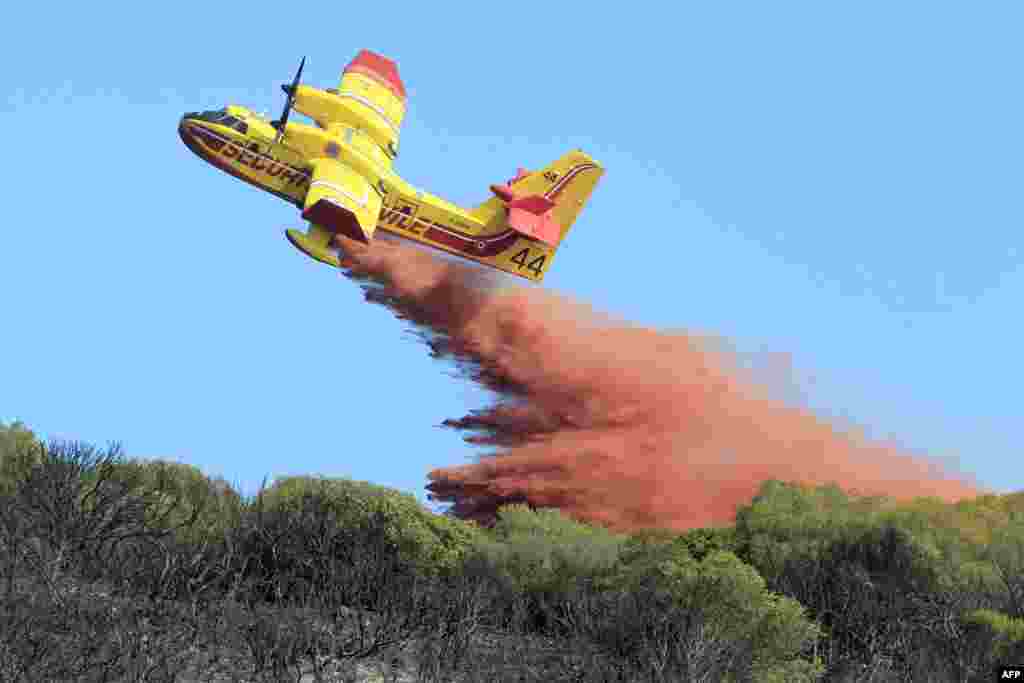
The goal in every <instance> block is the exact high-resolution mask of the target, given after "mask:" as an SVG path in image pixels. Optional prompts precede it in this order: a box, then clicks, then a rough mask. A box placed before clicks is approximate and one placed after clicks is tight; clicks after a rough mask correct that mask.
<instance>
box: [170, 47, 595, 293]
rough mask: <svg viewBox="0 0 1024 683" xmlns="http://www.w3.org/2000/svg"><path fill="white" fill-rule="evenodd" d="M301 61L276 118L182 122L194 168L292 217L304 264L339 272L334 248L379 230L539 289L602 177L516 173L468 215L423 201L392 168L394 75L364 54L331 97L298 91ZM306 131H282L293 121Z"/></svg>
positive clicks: (397, 114)
mask: <svg viewBox="0 0 1024 683" xmlns="http://www.w3.org/2000/svg"><path fill="white" fill-rule="evenodd" d="M304 66H305V58H303V60H302V62H300V64H299V69H298V71H297V72H296V74H295V77H294V78H293V80H292V82H291V84H289V85H283V86H281V87H282V90H284V92H285V95H286V96H287V97H286V100H285V106H284V110H283V111H282V114H281V116H280V118H278V119H276V120H274V121H268V120H266V119H265V118H263V117H261V116H258V115H257V114H255V113H254V112H252V111H251V110H249V109H247V108H245V107H241V106H238V105H228V106H226V107H224V108H223V109H219V110H216V111H205V112H193V113H189V114H185V115H184V116H183V117H182V119H181V122H180V123H179V125H178V133H179V135H180V136H181V139H182V141H183V142H184V143H185V144H186V145H187V146H188V147H189V149H191V150H192V151H193V152H195V153H196V154H197V155H198V156H199V157H201V158H202V159H204V160H205V161H207V162H209V163H210V164H212V165H214V166H215V167H217V168H219V169H220V170H222V171H224V172H226V173H228V174H230V175H233V176H235V177H236V178H239V179H241V180H244V181H245V182H248V183H251V184H252V185H255V186H256V187H259V188H260V189H262V190H265V191H267V192H269V193H271V194H273V195H275V196H277V197H279V198H281V199H284V200H285V201H288V202H290V203H292V204H294V205H295V206H297V207H299V208H300V209H301V211H302V217H303V219H305V220H306V221H308V222H309V224H310V227H309V230H308V231H307V232H305V233H302V232H299V231H297V230H288V231H287V232H286V236H287V238H288V240H289V241H290V242H291V243H292V244H293V245H294V246H295V247H296V248H297V249H298V250H299V251H301V252H302V253H304V254H306V255H307V256H309V257H310V258H312V259H315V260H317V261H320V262H321V263H326V264H328V265H330V266H334V267H340V266H341V260H340V259H339V256H338V253H337V249H338V242H339V238H342V237H343V238H348V239H351V240H355V241H356V242H360V243H363V244H370V243H372V241H373V239H374V234H375V233H376V231H377V230H382V231H384V232H387V233H390V234H394V235H398V236H399V237H403V238H406V239H409V240H413V241H415V242H419V243H421V244H424V245H426V246H428V247H432V248H434V249H438V250H441V251H445V252H448V253H451V254H455V255H457V256H460V257H462V258H465V259H469V260H471V261H475V262H477V263H480V264H483V265H485V266H489V267H491V268H496V269H498V270H502V271H505V272H509V273H512V274H514V275H518V276H520V277H524V278H526V279H528V280H532V281H535V282H539V281H541V280H542V279H543V278H544V275H545V273H546V272H547V271H548V269H549V268H550V266H551V262H552V259H553V258H554V254H555V251H556V250H557V249H558V247H559V245H560V244H561V243H562V240H563V239H565V236H566V234H567V233H568V232H569V229H570V228H571V227H572V224H573V222H574V221H575V220H576V217H577V216H578V215H579V213H580V211H581V210H582V209H583V206H584V205H585V204H586V202H587V200H588V199H589V198H590V195H591V193H592V192H593V190H594V187H595V186H596V184H597V181H598V180H599V179H600V178H601V176H602V175H603V173H604V168H603V167H602V166H601V164H599V163H598V162H597V161H595V160H594V159H592V158H591V157H590V156H588V155H587V154H586V153H584V152H582V151H580V150H575V151H572V152H569V153H568V154H566V155H564V156H563V157H561V158H560V159H558V160H557V161H554V162H553V163H551V164H550V165H548V166H547V167H546V168H543V169H540V170H538V171H533V172H531V171H527V170H525V169H519V171H518V172H517V173H516V176H515V177H514V178H512V179H511V180H509V181H507V182H505V183H501V184H495V185H491V191H492V193H493V195H494V196H492V197H490V198H489V199H488V200H487V201H485V202H483V203H482V204H480V205H478V206H475V207H472V208H463V207H460V206H456V205H455V204H452V203H451V202H447V201H445V200H443V199H441V198H440V197H436V196H434V195H431V194H429V193H427V192H424V191H422V190H420V189H418V188H416V187H414V186H413V185H411V184H410V183H408V182H406V181H405V180H403V179H402V178H401V177H400V176H399V175H398V174H397V173H396V172H395V171H394V169H393V166H394V162H395V159H396V158H397V156H398V139H399V131H400V128H401V124H402V119H403V118H404V117H405V104H406V90H405V85H404V84H403V83H402V79H401V77H400V76H399V74H398V66H397V65H396V64H395V63H394V62H393V61H391V60H390V59H387V58H386V57H382V56H381V55H378V54H376V53H374V52H371V51H369V50H362V51H361V52H359V54H358V55H356V57H355V58H354V59H353V60H352V61H351V62H350V63H349V64H348V66H346V67H345V69H344V70H343V71H342V74H341V83H340V84H339V87H338V88H330V89H326V90H321V89H319V88H315V87H312V86H308V85H303V84H302V82H301V81H302V70H303V68H304ZM293 109H294V110H295V111H297V112H299V113H301V114H304V115H305V116H307V117H309V118H310V119H312V121H313V123H312V124H307V123H302V122H296V121H289V116H290V114H291V112H292V110H293Z"/></svg>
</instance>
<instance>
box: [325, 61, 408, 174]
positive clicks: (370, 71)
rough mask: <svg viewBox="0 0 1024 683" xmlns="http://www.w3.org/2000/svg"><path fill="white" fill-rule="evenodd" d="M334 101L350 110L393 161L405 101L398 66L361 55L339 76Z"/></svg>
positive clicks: (403, 86)
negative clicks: (336, 94) (342, 103)
mask: <svg viewBox="0 0 1024 683" xmlns="http://www.w3.org/2000/svg"><path fill="white" fill-rule="evenodd" d="M338 97H339V98H341V100H342V102H344V104H345V105H346V106H347V107H349V108H351V109H352V110H354V112H355V113H356V114H357V116H358V118H359V121H360V123H362V124H363V125H364V126H365V127H366V132H367V133H369V135H370V137H372V138H373V139H374V140H376V141H377V143H378V144H380V146H381V147H384V148H385V149H387V150H388V151H389V153H390V154H391V156H392V157H395V156H396V155H397V154H398V138H399V132H400V130H401V127H402V119H403V118H405V99H406V95H405V85H404V84H403V83H402V79H401V78H400V77H399V75H398V66H397V65H396V64H395V63H394V62H393V61H391V60H390V59H388V58H386V57H382V56H380V55H378V54H376V53H374V52H370V51H369V50H363V51H361V52H360V53H359V54H358V55H356V57H355V59H353V60H352V61H351V62H350V63H349V65H348V66H347V67H345V70H344V71H343V72H342V74H341V83H340V84H339V86H338Z"/></svg>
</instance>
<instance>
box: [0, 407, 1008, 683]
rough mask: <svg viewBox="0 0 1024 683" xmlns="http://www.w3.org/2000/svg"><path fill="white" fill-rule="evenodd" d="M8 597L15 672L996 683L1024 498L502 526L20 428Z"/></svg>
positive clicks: (5, 431)
mask: <svg viewBox="0 0 1024 683" xmlns="http://www.w3.org/2000/svg"><path fill="white" fill-rule="evenodd" d="M0 595H2V600H0V680H3V681H12V682H15V681H33V682H35V681H257V680H265V681H289V680H290V681H316V680H321V681H357V680H359V681H362V680H366V681H369V680H376V681H390V680H394V681H453V682H454V681H466V682H475V681H480V682H483V681H487V682H489V683H493V682H495V681H575V682H584V683H589V682H595V683H596V682H598V681H651V682H660V681H666V682H667V681H673V682H679V681H684V682H689V681H735V682H740V681H779V682H780V683H781V682H783V681H785V682H790V681H795V682H799V681H815V680H823V681H872V682H881V681H988V680H991V677H992V673H993V671H994V670H995V667H996V666H997V665H998V664H1000V663H1009V662H1014V661H1016V662H1022V661H1024V494H1013V495H1005V496H983V497H980V498H977V499H975V500H971V501H966V502H961V503H958V504H955V505H949V504H945V503H943V502H941V501H938V500H930V499H922V500H917V501H914V502H913V503H909V504H895V503H893V502H892V501H888V500H885V499H873V498H858V497H852V496H848V495H846V494H844V493H843V492H842V491H841V490H839V489H838V488H836V487H819V488H809V487H802V486H798V485H792V484H786V483H782V482H766V483H765V484H764V485H763V487H762V489H761V491H760V493H759V495H758V496H757V497H756V498H755V499H754V500H753V501H752V502H751V503H750V504H749V505H747V506H745V507H744V508H742V509H741V510H740V511H739V513H738V515H737V518H736V522H735V525H734V526H732V527H729V528H716V529H695V530H692V531H690V532H688V533H685V534H678V533H670V532H665V531H658V530H650V531H648V532H644V533H639V534H633V535H620V534H614V533H612V532H610V531H608V530H606V529H603V528H600V527H594V526H589V525H586V524H583V523H579V522H577V521H573V520H571V519H567V518H566V517H564V516H562V515H561V514H560V513H558V512H557V511H555V510H531V509H529V508H527V507H524V506H510V507H506V508H504V509H503V510H502V511H501V514H500V516H499V520H498V522H497V524H496V525H495V526H494V527H492V528H487V529H484V528H480V527H478V526H475V525H473V524H470V523H466V522H462V521H459V520H456V519H453V518H450V517H446V516H442V515H436V514H433V513H431V512H430V511H428V510H426V509H424V508H423V507H422V506H421V505H420V504H419V503H418V502H417V501H416V499H415V498H414V497H412V496H410V495H407V494H403V493H400V492H398V491H395V490H391V489H387V488H384V487H380V486H375V485H373V484H369V483H364V482H355V481H350V480H345V479H328V478H322V477H312V476H311V477H288V478H284V479H279V480H277V481H274V482H272V483H271V484H270V485H269V486H267V485H265V486H264V487H263V488H262V490H261V491H260V493H259V494H258V495H256V496H254V497H252V498H249V499H245V498H243V497H242V496H240V495H239V494H238V493H237V492H236V491H234V490H233V489H232V487H231V486H230V485H229V484H228V483H227V482H225V481H223V480H221V479H211V478H208V477H206V476H204V475H203V474H202V473H201V472H200V471H199V470H198V469H196V468H194V467H191V466H189V465H184V464H181V463H173V462H163V461H146V460H137V459H129V458H127V457H125V456H124V455H123V454H122V453H121V451H120V449H119V448H118V447H116V446H111V447H108V448H106V449H99V448H95V447H92V446H89V445H86V444H81V443H77V442H50V443H41V442H40V441H39V440H38V439H37V438H36V437H35V435H34V434H33V433H32V432H31V431H30V430H28V429H27V428H26V427H24V426H23V425H21V424H18V423H15V424H12V425H4V424H2V423H0Z"/></svg>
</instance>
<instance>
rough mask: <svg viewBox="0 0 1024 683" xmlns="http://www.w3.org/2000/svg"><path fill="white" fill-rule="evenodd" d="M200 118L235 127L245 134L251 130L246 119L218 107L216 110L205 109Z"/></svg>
mask: <svg viewBox="0 0 1024 683" xmlns="http://www.w3.org/2000/svg"><path fill="white" fill-rule="evenodd" d="M198 118H200V119H202V120H203V121H209V122H210V123H216V124H218V125H221V126H227V127H228V128H233V129H234V130H237V131H238V132H239V133H242V134H243V135H244V134H246V133H248V132H249V125H248V124H247V123H246V122H245V121H242V120H241V119H238V118H236V117H234V116H231V115H230V114H228V113H227V111H225V110H223V109H218V110H216V111H204V112H203V113H201V114H200V115H199V117H198Z"/></svg>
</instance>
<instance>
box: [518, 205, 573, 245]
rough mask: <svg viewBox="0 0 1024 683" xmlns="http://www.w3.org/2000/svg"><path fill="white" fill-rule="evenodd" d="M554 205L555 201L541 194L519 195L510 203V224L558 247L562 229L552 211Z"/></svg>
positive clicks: (528, 235)
mask: <svg viewBox="0 0 1024 683" xmlns="http://www.w3.org/2000/svg"><path fill="white" fill-rule="evenodd" d="M554 207H555V203H554V202H553V201H551V200H550V199H548V198H547V197H544V196H541V195H539V194H535V195H530V196H529V197H517V198H515V199H513V200H512V201H510V202H509V203H508V224H509V226H510V227H511V228H512V229H513V230H515V231H516V232H518V233H521V234H523V235H525V236H527V237H532V238H533V239H535V240H539V241H541V242H543V243H545V244H549V245H551V246H552V247H557V246H558V240H559V237H560V236H561V233H562V229H561V227H560V226H559V225H558V221H557V220H555V217H554V216H553V215H552V213H551V209H553V208H554Z"/></svg>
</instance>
